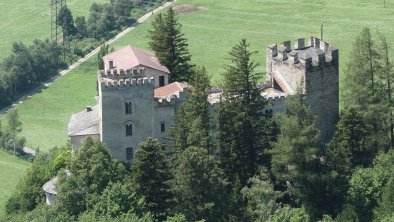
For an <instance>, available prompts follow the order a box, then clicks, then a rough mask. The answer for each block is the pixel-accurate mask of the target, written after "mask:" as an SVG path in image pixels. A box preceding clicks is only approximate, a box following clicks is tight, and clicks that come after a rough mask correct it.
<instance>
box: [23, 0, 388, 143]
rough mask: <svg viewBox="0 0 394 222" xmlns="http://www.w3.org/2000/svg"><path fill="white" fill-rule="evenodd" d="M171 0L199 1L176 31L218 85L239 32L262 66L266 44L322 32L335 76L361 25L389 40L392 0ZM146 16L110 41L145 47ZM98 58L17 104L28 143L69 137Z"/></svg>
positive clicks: (86, 101)
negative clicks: (334, 51) (334, 56)
mask: <svg viewBox="0 0 394 222" xmlns="http://www.w3.org/2000/svg"><path fill="white" fill-rule="evenodd" d="M176 4H178V5H179V4H188V5H198V6H204V7H205V10H199V11H193V12H190V13H179V21H180V22H181V23H182V30H183V32H184V33H185V37H186V38H187V39H188V41H189V46H190V52H191V54H192V56H193V62H194V63H195V64H197V65H204V66H205V67H206V68H207V70H208V72H209V73H210V74H211V76H212V79H211V80H212V81H211V82H212V84H213V85H218V84H220V76H221V73H223V72H224V70H225V67H226V64H227V60H226V58H227V55H228V52H229V50H230V49H231V47H232V46H234V45H235V44H237V43H238V42H239V41H240V40H241V39H242V38H246V39H247V40H248V42H249V43H250V44H251V47H250V49H251V50H253V51H258V53H257V54H256V55H255V56H254V59H255V60H256V61H257V62H258V63H260V67H259V68H258V71H260V72H263V71H264V70H265V47H266V46H267V45H269V44H272V43H275V42H276V43H280V42H282V41H285V40H295V39H297V38H300V37H310V36H312V35H313V36H320V25H321V22H322V21H323V22H324V40H325V41H327V42H329V43H331V44H332V45H333V46H335V47H337V48H339V50H340V64H341V68H340V69H341V77H340V78H341V79H342V78H343V76H344V75H345V73H344V72H343V68H344V64H345V63H346V58H347V57H348V56H351V55H350V54H349V53H350V50H351V47H352V42H353V40H354V37H355V36H356V35H357V34H358V33H359V32H360V31H361V29H362V28H363V27H365V26H368V27H370V28H371V29H372V31H373V33H375V31H376V30H379V31H380V32H382V33H383V34H385V35H386V37H387V40H388V42H391V43H393V42H394V32H393V27H392V25H391V22H392V21H393V19H394V16H393V14H394V0H390V1H386V8H383V1H367V0H349V1H342V0H332V1H326V0H300V1H294V0H282V1H273V0H272V1H270V0H248V1H239V0H217V1H212V0H178V1H177V2H176ZM149 28H150V20H148V21H147V22H146V23H143V24H141V25H139V26H138V27H137V28H136V29H135V30H133V31H132V32H130V33H129V34H127V35H126V36H124V37H123V38H122V39H120V40H118V41H116V42H115V43H114V44H113V47H114V48H115V49H116V48H119V47H122V46H124V45H127V44H132V45H135V46H139V47H143V48H148V41H149V40H148V38H147V30H149ZM95 79H96V58H92V59H90V60H89V61H88V62H87V63H85V64H83V65H82V66H81V67H79V68H77V69H76V70H74V71H72V72H71V73H69V74H67V75H66V76H64V77H62V78H60V79H59V80H58V81H57V82H55V83H53V84H51V85H50V86H48V87H47V88H46V89H44V90H42V92H40V93H38V94H36V95H34V96H32V97H31V98H30V99H29V100H28V101H25V102H24V103H23V104H21V105H18V109H19V113H20V116H21V120H22V122H23V135H24V136H26V138H27V145H28V146H29V147H32V148H36V147H40V150H43V151H47V150H49V149H50V148H51V147H53V146H59V145H62V144H64V143H65V142H66V141H67V133H66V130H67V123H68V120H69V118H70V116H71V114H72V113H75V112H78V111H80V110H82V109H84V107H85V106H87V105H94V96H95V95H96V87H95Z"/></svg>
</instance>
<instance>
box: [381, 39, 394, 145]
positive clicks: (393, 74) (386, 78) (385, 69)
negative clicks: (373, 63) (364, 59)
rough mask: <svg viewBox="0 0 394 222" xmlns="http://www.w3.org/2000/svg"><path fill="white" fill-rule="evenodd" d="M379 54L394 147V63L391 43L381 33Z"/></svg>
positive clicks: (385, 103) (383, 93)
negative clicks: (390, 49)
mask: <svg viewBox="0 0 394 222" xmlns="http://www.w3.org/2000/svg"><path fill="white" fill-rule="evenodd" d="M379 54H380V55H381V63H380V69H379V74H380V75H379V77H380V79H381V81H382V82H383V86H382V92H381V94H382V98H383V104H384V106H385V107H386V108H387V110H388V117H387V119H388V125H389V134H390V141H391V147H394V123H393V98H392V95H393V86H392V81H393V79H394V70H393V67H394V66H393V63H392V61H391V59H390V54H389V44H388V43H387V41H386V38H385V37H384V35H383V34H381V33H379Z"/></svg>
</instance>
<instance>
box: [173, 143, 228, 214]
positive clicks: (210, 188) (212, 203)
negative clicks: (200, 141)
mask: <svg viewBox="0 0 394 222" xmlns="http://www.w3.org/2000/svg"><path fill="white" fill-rule="evenodd" d="M176 162H177V163H176V167H175V169H174V171H173V173H174V178H173V180H172V181H171V187H172V189H171V190H172V192H173V194H174V197H175V204H176V205H175V206H176V207H175V212H177V213H182V214H184V215H185V216H186V218H187V219H188V221H199V220H202V219H205V220H206V221H228V219H227V213H228V212H227V206H228V201H227V200H226V198H227V196H228V195H227V194H226V192H225V187H226V185H227V182H226V180H225V179H224V175H223V171H222V170H221V169H220V168H219V166H218V162H217V160H215V159H214V157H213V156H212V155H210V154H208V152H207V150H206V149H205V148H198V147H189V148H187V149H185V150H184V151H183V152H182V153H179V155H178V156H177V160H176Z"/></svg>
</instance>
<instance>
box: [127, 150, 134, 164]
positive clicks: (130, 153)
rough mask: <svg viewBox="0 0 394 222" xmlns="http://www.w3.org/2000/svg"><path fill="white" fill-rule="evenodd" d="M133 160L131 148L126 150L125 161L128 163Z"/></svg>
mask: <svg viewBox="0 0 394 222" xmlns="http://www.w3.org/2000/svg"><path fill="white" fill-rule="evenodd" d="M132 159H133V147H128V148H126V160H127V161H130V160H132Z"/></svg>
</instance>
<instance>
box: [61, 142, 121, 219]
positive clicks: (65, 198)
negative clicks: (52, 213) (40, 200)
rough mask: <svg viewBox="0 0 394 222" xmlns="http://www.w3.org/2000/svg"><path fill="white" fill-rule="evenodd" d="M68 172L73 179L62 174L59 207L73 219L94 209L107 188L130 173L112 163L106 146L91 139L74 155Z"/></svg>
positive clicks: (116, 163)
mask: <svg viewBox="0 0 394 222" xmlns="http://www.w3.org/2000/svg"><path fill="white" fill-rule="evenodd" d="M68 169H69V171H70V172H71V176H69V177H67V176H66V174H65V173H61V174H60V177H59V185H58V188H57V189H58V195H57V207H58V208H59V210H62V211H65V212H67V213H68V214H70V215H79V214H80V213H82V212H84V211H85V210H87V209H92V208H93V207H94V206H95V205H96V204H97V202H98V201H99V199H100V195H101V194H102V192H103V191H104V189H105V188H106V187H107V185H108V184H109V183H110V182H111V181H113V182H116V181H118V180H120V179H121V178H123V177H124V176H125V173H126V172H125V167H124V166H123V165H122V164H120V163H118V162H116V161H114V160H113V159H112V157H111V155H110V153H109V151H108V150H107V148H106V147H105V145H104V144H103V143H101V142H94V141H93V140H92V139H91V138H88V139H87V140H86V141H85V142H84V143H83V145H82V146H81V147H80V148H79V150H78V151H77V152H76V153H75V154H74V156H73V158H72V159H71V162H70V165H69V167H68ZM76 187H78V189H75V188H76Z"/></svg>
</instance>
